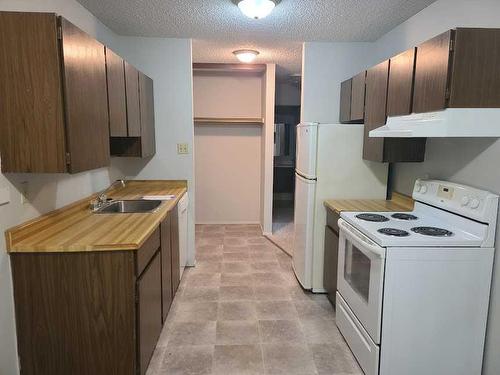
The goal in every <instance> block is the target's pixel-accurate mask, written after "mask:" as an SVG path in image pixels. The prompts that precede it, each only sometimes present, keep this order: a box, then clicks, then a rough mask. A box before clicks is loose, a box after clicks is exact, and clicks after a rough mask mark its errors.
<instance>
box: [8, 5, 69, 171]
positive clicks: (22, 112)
mask: <svg viewBox="0 0 500 375" xmlns="http://www.w3.org/2000/svg"><path fill="white" fill-rule="evenodd" d="M57 27H58V26H57V17H56V16H55V15H54V14H52V13H51V14H48V13H18V12H0V45H1V46H2V53H1V55H0V56H1V58H0V151H1V158H2V172H3V173H6V172H27V173H42V172H45V173H61V172H66V158H65V153H66V144H65V135H64V107H63V98H62V91H61V86H62V82H61V72H60V59H59V46H58V40H57Z"/></svg>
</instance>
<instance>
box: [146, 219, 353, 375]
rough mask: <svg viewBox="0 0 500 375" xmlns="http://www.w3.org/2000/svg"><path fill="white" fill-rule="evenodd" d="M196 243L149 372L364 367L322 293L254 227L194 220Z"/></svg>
mask: <svg viewBox="0 0 500 375" xmlns="http://www.w3.org/2000/svg"><path fill="white" fill-rule="evenodd" d="M196 246H197V266H196V268H193V269H186V271H185V273H184V276H183V278H182V281H181V285H180V287H179V289H180V290H179V292H178V294H177V296H176V298H175V300H174V303H173V305H172V308H171V310H170V313H169V317H168V320H167V323H166V325H165V328H164V329H163V332H162V336H161V338H160V340H159V342H158V346H157V348H156V351H155V354H154V356H153V359H152V361H151V364H150V367H149V370H148V375H160V374H162V375H163V374H165V375H176V374H224V375H243V374H273V375H275V374H276V375H278V374H298V375H309V374H325V375H327V374H328V375H333V374H336V375H340V374H342V375H347V374H361V370H360V369H359V367H358V365H357V363H356V362H355V360H354V358H353V356H352V354H351V352H350V351H349V348H348V347H347V345H346V343H345V341H344V339H343V338H342V336H341V335H340V333H339V331H338V329H337V327H336V325H335V313H334V311H333V309H332V307H331V305H330V303H329V302H328V300H327V299H326V297H325V296H323V295H312V294H310V293H306V292H304V291H303V290H302V289H301V288H300V286H299V285H298V283H297V281H296V279H295V277H294V275H293V271H292V269H291V259H290V257H288V256H287V255H286V254H284V253H283V252H282V251H281V250H279V249H278V248H277V247H275V246H274V245H273V244H272V243H270V242H269V241H268V240H267V239H266V238H264V237H263V236H262V234H261V231H260V228H259V226H256V225H229V226H223V225H203V226H197V228H196Z"/></svg>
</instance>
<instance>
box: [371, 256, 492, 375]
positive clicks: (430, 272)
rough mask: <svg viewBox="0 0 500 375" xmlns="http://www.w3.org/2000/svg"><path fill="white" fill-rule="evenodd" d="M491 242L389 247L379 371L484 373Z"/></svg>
mask: <svg viewBox="0 0 500 375" xmlns="http://www.w3.org/2000/svg"><path fill="white" fill-rule="evenodd" d="M493 254H494V249H492V248H489V249H488V248H476V249H468V248H406V247H405V248H390V249H387V256H386V274H385V289H384V314H383V320H382V345H381V360H380V361H381V365H380V375H400V374H405V375H421V374H439V375H480V374H481V367H482V359H483V347H484V337H485V331H486V319H487V313H488V301H489V295H490V284H491V272H492V263H493Z"/></svg>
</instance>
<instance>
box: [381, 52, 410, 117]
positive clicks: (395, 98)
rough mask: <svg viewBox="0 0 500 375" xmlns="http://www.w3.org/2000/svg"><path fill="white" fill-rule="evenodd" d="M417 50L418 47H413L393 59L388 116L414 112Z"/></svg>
mask: <svg viewBox="0 0 500 375" xmlns="http://www.w3.org/2000/svg"><path fill="white" fill-rule="evenodd" d="M415 52H416V49H415V48H412V49H410V50H408V51H406V52H403V53H401V54H399V55H397V56H394V57H393V58H392V59H391V69H390V72H389V86H388V91H387V116H403V115H409V114H410V113H412V104H413V77H414V74H415V56H416V53H415Z"/></svg>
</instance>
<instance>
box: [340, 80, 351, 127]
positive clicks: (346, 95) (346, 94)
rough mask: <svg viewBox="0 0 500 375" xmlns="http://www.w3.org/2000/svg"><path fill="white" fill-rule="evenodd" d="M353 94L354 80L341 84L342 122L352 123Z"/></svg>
mask: <svg viewBox="0 0 500 375" xmlns="http://www.w3.org/2000/svg"><path fill="white" fill-rule="evenodd" d="M351 94H352V79H348V80H347V81H344V82H342V83H341V84H340V122H341V123H348V122H349V121H351Z"/></svg>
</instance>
